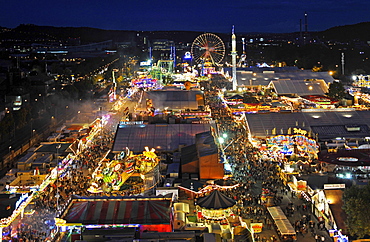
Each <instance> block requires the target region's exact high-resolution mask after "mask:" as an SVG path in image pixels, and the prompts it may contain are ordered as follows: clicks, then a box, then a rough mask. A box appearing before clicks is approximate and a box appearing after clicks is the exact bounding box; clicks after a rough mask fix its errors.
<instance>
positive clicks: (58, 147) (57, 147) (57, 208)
mask: <svg viewBox="0 0 370 242" xmlns="http://www.w3.org/2000/svg"><path fill="white" fill-rule="evenodd" d="M60 147H61V144H58V145H57V146H56V149H57V179H56V183H57V184H56V187H57V194H56V195H55V197H56V198H57V207H56V210H57V211H56V212H58V211H59V149H60Z"/></svg>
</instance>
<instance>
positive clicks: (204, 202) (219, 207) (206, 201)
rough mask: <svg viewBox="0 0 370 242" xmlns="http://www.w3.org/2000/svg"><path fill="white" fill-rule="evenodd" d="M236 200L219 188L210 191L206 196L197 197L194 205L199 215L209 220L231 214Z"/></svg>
mask: <svg viewBox="0 0 370 242" xmlns="http://www.w3.org/2000/svg"><path fill="white" fill-rule="evenodd" d="M235 205H236V202H235V201H234V200H233V199H232V198H229V197H227V196H226V195H224V194H223V193H222V192H220V191H219V190H217V189H216V190H214V191H212V192H211V193H210V194H209V195H208V196H205V197H201V198H198V200H197V203H196V206H197V207H198V211H201V216H202V217H203V218H205V219H209V220H223V219H226V218H228V217H229V216H232V215H233V212H232V209H233V207H234V206H235Z"/></svg>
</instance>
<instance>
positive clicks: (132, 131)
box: [112, 123, 212, 152]
mask: <svg viewBox="0 0 370 242" xmlns="http://www.w3.org/2000/svg"><path fill="white" fill-rule="evenodd" d="M211 126H212V124H207V123H206V124H139V125H125V126H121V127H118V129H117V132H116V137H115V140H114V144H113V149H112V151H113V152H120V151H122V150H124V149H125V148H126V147H128V148H129V149H130V150H132V151H134V152H142V151H143V150H144V147H145V146H148V147H149V148H155V149H156V150H157V151H174V150H176V149H178V148H179V146H181V145H184V146H187V145H192V144H195V135H196V134H198V133H202V132H205V131H209V130H210V128H211Z"/></svg>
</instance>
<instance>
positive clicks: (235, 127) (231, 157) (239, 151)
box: [209, 93, 325, 242]
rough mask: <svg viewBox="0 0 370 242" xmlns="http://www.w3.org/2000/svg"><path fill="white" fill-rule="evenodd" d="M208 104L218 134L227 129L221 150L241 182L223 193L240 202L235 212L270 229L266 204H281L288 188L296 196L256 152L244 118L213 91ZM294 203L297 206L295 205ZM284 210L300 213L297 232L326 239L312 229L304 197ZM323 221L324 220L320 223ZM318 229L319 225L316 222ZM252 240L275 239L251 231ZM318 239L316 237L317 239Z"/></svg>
mask: <svg viewBox="0 0 370 242" xmlns="http://www.w3.org/2000/svg"><path fill="white" fill-rule="evenodd" d="M210 100H212V102H211V103H209V106H210V107H211V109H212V114H213V115H214V116H213V118H214V119H216V122H217V123H218V128H219V130H218V132H219V134H223V133H227V138H228V140H227V141H228V142H229V143H230V145H227V146H226V148H225V150H224V154H225V157H226V159H225V160H224V162H228V163H229V164H230V167H231V169H232V171H231V173H232V175H233V179H235V180H236V181H238V182H239V184H240V186H239V187H236V188H234V189H232V190H225V191H224V193H225V194H226V195H228V196H229V197H232V198H234V199H235V200H236V201H238V202H237V204H238V205H239V206H238V207H237V209H236V214H238V215H240V216H241V217H242V218H243V219H245V220H246V221H248V222H249V223H253V222H262V223H263V224H264V228H265V229H273V228H274V226H273V224H274V222H273V221H272V220H270V217H269V215H268V212H267V209H266V207H267V206H279V205H282V200H283V196H284V195H288V193H290V192H291V194H292V198H294V199H296V197H295V194H294V192H293V191H290V189H289V187H287V186H286V184H284V182H283V181H282V179H281V177H280V176H279V169H280V168H279V166H278V165H277V163H275V162H273V161H272V160H265V159H263V158H262V156H263V154H262V153H261V152H259V151H258V150H257V149H256V148H255V147H253V145H252V144H251V142H250V141H249V140H248V135H247V133H248V132H249V131H248V130H247V128H246V127H247V125H245V123H243V120H242V119H241V120H240V121H236V120H235V118H234V116H233V115H232V114H231V110H229V109H228V108H227V107H226V106H225V105H224V104H223V102H222V99H221V98H219V97H218V95H217V94H216V93H213V95H212V97H211V98H210ZM295 206H296V208H295ZM286 210H287V211H286V214H287V215H288V216H289V215H294V214H297V213H298V214H299V215H298V214H297V216H298V217H301V219H300V220H298V221H297V222H296V223H294V224H293V226H294V228H295V230H296V233H297V235H299V236H305V234H307V233H308V232H310V235H311V236H312V237H313V238H315V239H316V238H319V239H320V241H321V239H325V237H324V236H320V235H318V233H317V231H316V230H315V229H314V227H315V223H314V222H313V220H312V219H311V215H310V212H309V206H308V205H307V204H306V203H305V201H303V200H300V201H299V203H298V205H297V204H295V205H294V204H293V203H292V202H289V204H288V206H286ZM321 224H323V223H321ZM318 229H320V227H319V225H318ZM254 236H255V241H257V242H258V241H263V242H267V241H278V240H277V238H276V237H271V238H267V237H265V236H259V235H258V234H257V233H256V234H255V235H254ZM294 240H297V237H296V236H280V241H294ZM316 241H318V239H316Z"/></svg>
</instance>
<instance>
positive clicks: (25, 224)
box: [11, 129, 113, 242]
mask: <svg viewBox="0 0 370 242" xmlns="http://www.w3.org/2000/svg"><path fill="white" fill-rule="evenodd" d="M112 141H113V133H112V132H109V130H105V129H103V130H102V132H100V133H99V136H98V137H95V138H94V139H93V140H92V143H90V144H89V145H87V146H86V147H85V149H84V150H83V152H79V153H78V155H76V156H75V157H74V159H73V161H72V163H70V164H69V167H68V168H67V169H66V170H64V171H63V172H61V173H60V174H58V175H57V176H58V179H56V180H55V181H53V182H52V183H50V184H49V186H47V187H46V188H45V189H44V191H42V192H39V193H38V194H37V195H36V196H35V198H34V200H33V201H34V205H33V210H34V213H33V214H32V215H31V216H24V217H23V218H21V219H20V220H19V221H15V222H13V224H12V228H11V230H12V232H11V233H12V234H14V233H16V234H17V235H16V236H14V235H13V237H12V241H29V242H39V241H40V242H41V241H48V240H49V239H50V238H52V237H53V236H55V235H56V232H57V228H56V225H55V220H54V218H55V217H56V216H57V215H58V213H59V212H60V211H61V210H62V209H63V208H64V207H65V205H66V203H67V202H68V200H69V199H70V197H71V196H72V195H77V196H91V195H92V194H91V193H89V192H88V191H87V188H88V187H89V186H90V178H91V173H92V172H93V171H94V169H95V167H96V166H97V165H98V163H99V161H100V160H101V159H102V158H103V156H104V155H105V154H106V152H107V151H108V150H109V149H110V148H111V145H112ZM57 160H58V166H59V167H61V166H62V163H63V162H62V160H61V159H59V157H58V159H57ZM59 170H60V169H59Z"/></svg>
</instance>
